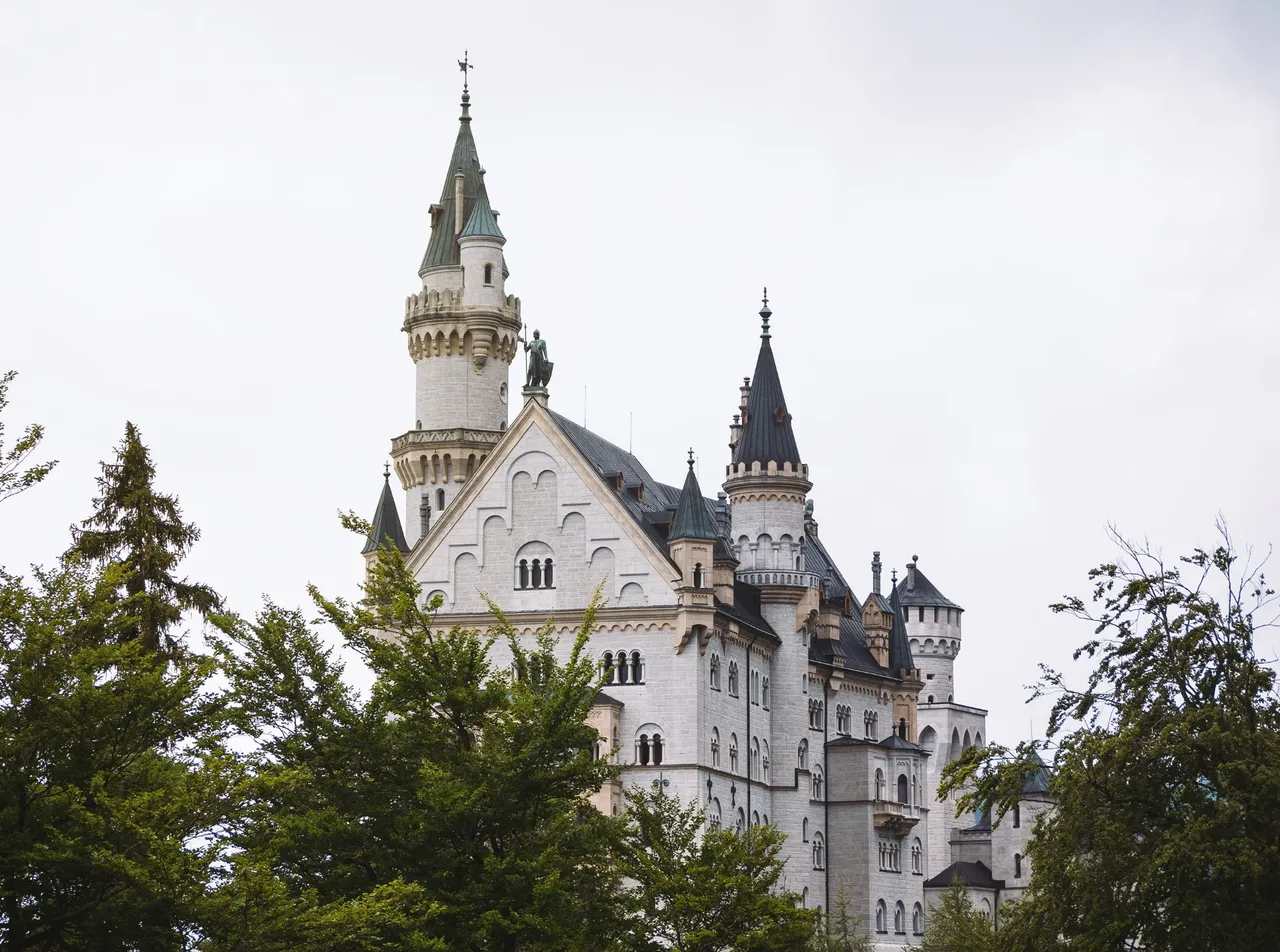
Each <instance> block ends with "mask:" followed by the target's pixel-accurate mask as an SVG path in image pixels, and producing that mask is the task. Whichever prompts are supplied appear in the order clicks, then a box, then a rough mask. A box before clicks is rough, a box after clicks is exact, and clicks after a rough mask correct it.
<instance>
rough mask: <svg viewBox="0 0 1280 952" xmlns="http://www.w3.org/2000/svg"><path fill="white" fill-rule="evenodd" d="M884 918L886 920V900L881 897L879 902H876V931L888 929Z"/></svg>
mask: <svg viewBox="0 0 1280 952" xmlns="http://www.w3.org/2000/svg"><path fill="white" fill-rule="evenodd" d="M884 920H885V906H884V900H883V899H881V900H880V901H879V902H878V903H876V931H877V932H885V931H886V930H885V927H884Z"/></svg>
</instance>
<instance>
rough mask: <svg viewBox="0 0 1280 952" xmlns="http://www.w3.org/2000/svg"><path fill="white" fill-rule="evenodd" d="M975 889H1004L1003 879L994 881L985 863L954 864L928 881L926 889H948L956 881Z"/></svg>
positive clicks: (926, 881)
mask: <svg viewBox="0 0 1280 952" xmlns="http://www.w3.org/2000/svg"><path fill="white" fill-rule="evenodd" d="M957 879H958V880H960V882H962V883H964V885H966V886H972V887H974V888H975V889H1004V880H1003V879H994V878H992V876H991V870H989V869H988V868H987V865H986V864H985V863H952V864H951V865H950V866H948V867H947V868H946V869H944V870H943V871H942V872H940V873H939V874H938V875H937V876H934V877H933V878H932V879H926V880H925V881H924V885H925V888H926V889H947V888H949V887H950V886H951V884H952V883H953V882H955V881H956V880H957Z"/></svg>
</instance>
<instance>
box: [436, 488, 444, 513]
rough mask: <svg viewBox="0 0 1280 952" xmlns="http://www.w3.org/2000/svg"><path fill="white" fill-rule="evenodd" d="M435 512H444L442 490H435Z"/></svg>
mask: <svg viewBox="0 0 1280 952" xmlns="http://www.w3.org/2000/svg"><path fill="white" fill-rule="evenodd" d="M436 511H437V512H443V511H444V490H443V489H437V490H436Z"/></svg>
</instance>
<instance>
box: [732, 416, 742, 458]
mask: <svg viewBox="0 0 1280 952" xmlns="http://www.w3.org/2000/svg"><path fill="white" fill-rule="evenodd" d="M741 420H742V417H741V416H739V415H738V414H736V413H735V414H734V415H733V422H732V423H730V424H729V449H730V450H736V449H737V448H738V441H739V440H740V439H742V423H741V422H740V421H741Z"/></svg>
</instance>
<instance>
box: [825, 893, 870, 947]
mask: <svg viewBox="0 0 1280 952" xmlns="http://www.w3.org/2000/svg"><path fill="white" fill-rule="evenodd" d="M866 921H867V920H866V918H865V917H863V916H858V915H854V914H853V913H851V912H850V911H849V893H848V892H846V891H845V890H844V889H843V888H842V889H840V890H839V891H838V892H837V893H836V901H835V902H834V903H833V904H832V907H831V910H830V912H828V913H827V915H826V917H825V919H824V921H823V922H822V923H821V924H820V926H819V928H818V929H817V930H816V931H815V932H814V936H813V942H811V943H810V946H809V947H810V949H811V950H812V952H874V949H875V947H876V946H875V938H874V937H873V936H872V935H871V931H870V930H869V929H867V928H866V927H865V923H866Z"/></svg>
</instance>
